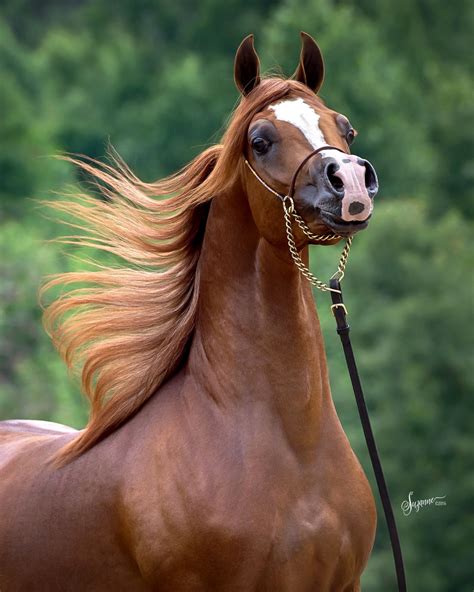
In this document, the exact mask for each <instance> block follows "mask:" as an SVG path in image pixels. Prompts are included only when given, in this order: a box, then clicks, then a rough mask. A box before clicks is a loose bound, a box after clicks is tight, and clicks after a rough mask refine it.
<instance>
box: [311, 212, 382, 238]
mask: <svg viewBox="0 0 474 592" xmlns="http://www.w3.org/2000/svg"><path fill="white" fill-rule="evenodd" d="M320 217H321V221H322V222H323V223H324V226H325V227H326V228H327V229H328V230H329V231H330V232H333V233H334V234H337V235H338V236H340V237H342V238H348V237H350V236H354V235H355V234H356V233H357V232H360V231H361V230H365V229H366V228H367V226H368V225H369V221H370V218H371V217H372V214H371V215H370V216H369V217H368V218H367V219H366V220H362V221H355V220H354V221H352V222H345V221H344V220H342V219H341V218H339V217H337V216H334V215H333V214H329V213H327V212H321V215H320Z"/></svg>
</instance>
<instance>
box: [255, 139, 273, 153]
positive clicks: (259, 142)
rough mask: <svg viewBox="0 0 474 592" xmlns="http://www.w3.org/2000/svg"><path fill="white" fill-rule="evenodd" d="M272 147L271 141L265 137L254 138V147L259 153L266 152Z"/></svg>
mask: <svg viewBox="0 0 474 592" xmlns="http://www.w3.org/2000/svg"><path fill="white" fill-rule="evenodd" d="M269 147H270V142H269V141H268V140H265V139H264V138H254V139H253V140H252V148H253V149H254V150H255V152H256V153H257V154H265V152H266V151H267V150H268V148H269Z"/></svg>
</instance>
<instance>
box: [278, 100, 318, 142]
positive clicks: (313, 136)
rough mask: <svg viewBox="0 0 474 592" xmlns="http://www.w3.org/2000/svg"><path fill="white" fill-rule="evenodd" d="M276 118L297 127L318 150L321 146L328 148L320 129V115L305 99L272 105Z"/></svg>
mask: <svg viewBox="0 0 474 592" xmlns="http://www.w3.org/2000/svg"><path fill="white" fill-rule="evenodd" d="M270 109H272V111H274V112H275V117H276V118H277V119H279V120H280V121H286V122H287V123H291V124H292V125H294V126H295V127H297V128H298V129H299V130H300V131H301V132H302V133H303V135H304V137H305V138H306V139H307V140H308V142H309V143H310V144H311V146H312V147H313V148H314V149H315V150H316V148H319V147H320V146H326V145H327V142H326V139H325V137H324V135H323V133H322V131H321V129H320V128H319V115H318V114H317V113H316V111H315V110H314V109H313V108H312V107H310V106H309V105H308V104H307V103H305V102H304V101H303V99H301V98H299V99H290V100H287V101H281V103H277V104H276V105H271V107H270Z"/></svg>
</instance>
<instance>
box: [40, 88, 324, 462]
mask: <svg viewBox="0 0 474 592" xmlns="http://www.w3.org/2000/svg"><path fill="white" fill-rule="evenodd" d="M290 92H291V93H292V94H297V95H303V96H307V97H309V96H310V97H312V98H313V100H314V95H313V94H312V93H310V92H309V91H308V90H307V89H306V88H305V87H303V85H301V84H299V83H297V82H293V81H284V80H281V79H278V78H270V79H267V80H264V81H263V82H262V84H260V85H259V86H258V87H257V88H256V89H255V90H254V91H252V92H251V93H250V94H249V95H248V96H247V97H245V98H243V99H242V101H241V103H240V105H239V106H238V107H237V109H236V111H235V113H234V115H233V117H232V120H231V122H230V125H229V127H228V130H227V132H226V134H225V135H224V138H223V141H222V144H221V145H216V146H213V147H211V148H209V149H207V150H205V151H204V152H203V153H202V154H200V155H199V156H198V157H197V158H196V159H195V160H193V161H192V162H191V163H190V164H189V165H187V166H186V167H185V168H184V169H182V170H181V171H180V172H178V173H177V174H175V175H172V176H170V177H167V178H165V179H163V180H160V181H158V182H155V183H144V182H142V181H140V180H139V179H138V178H136V177H135V176H134V175H133V173H132V172H131V171H130V170H129V169H128V168H127V167H126V165H124V164H123V163H121V162H120V161H118V160H117V159H116V160H115V162H114V164H115V167H112V166H109V165H105V164H101V163H98V162H95V161H90V160H87V159H68V160H69V161H70V162H72V163H74V164H75V165H77V166H78V167H80V169H81V170H83V171H84V172H85V173H87V174H89V175H91V176H92V177H93V178H94V179H95V180H96V181H97V182H98V185H99V187H100V190H101V192H102V193H103V196H104V199H97V198H95V197H92V196H89V195H86V194H80V195H78V196H76V199H74V200H72V201H59V202H58V201H53V202H49V203H48V205H51V206H52V207H53V208H55V209H56V210H59V211H62V212H65V213H67V214H68V215H72V216H73V217H74V218H75V219H76V220H77V224H76V225H75V227H76V228H79V229H81V230H82V231H83V233H82V234H81V235H80V236H77V235H75V236H73V237H66V238H65V239H64V240H65V242H73V243H75V244H76V245H79V246H89V247H91V246H92V247H95V248H98V249H101V250H103V251H106V252H109V253H112V254H113V255H116V256H118V257H119V258H120V259H121V260H122V261H123V262H124V266H120V267H113V266H103V265H98V266H95V268H94V269H93V270H91V271H80V272H69V273H65V274H61V275H58V276H55V277H53V278H52V279H50V280H49V281H48V283H47V284H46V285H45V286H44V288H43V290H42V292H43V293H44V292H45V291H47V290H49V289H50V288H53V287H56V286H63V287H64V290H63V294H62V295H61V296H60V297H59V298H57V299H56V300H55V301H54V302H53V303H52V304H50V305H49V306H48V307H47V308H46V311H45V315H44V322H45V327H46V329H47V331H48V333H49V334H50V335H51V337H52V339H53V342H54V344H55V346H56V347H57V349H58V350H59V352H60V354H61V356H62V357H63V358H64V360H65V362H66V364H67V365H68V367H69V368H73V369H74V370H75V371H77V372H78V373H79V374H80V376H81V383H82V389H83V391H84V393H85V395H86V396H87V397H88V399H89V400H90V418H89V422H88V424H87V426H86V428H85V429H84V430H83V431H81V432H79V433H78V435H77V436H76V438H75V439H74V440H73V441H72V442H71V443H69V444H68V445H67V446H66V447H65V448H63V449H62V450H61V451H60V454H59V456H58V458H57V459H56V460H57V461H58V462H59V463H65V462H68V461H70V460H72V459H73V458H75V457H77V456H79V455H80V454H82V453H83V452H85V451H86V450H88V449H89V448H91V447H92V446H94V444H96V443H97V442H98V441H100V440H101V439H102V438H103V437H104V436H106V435H107V434H109V433H110V432H111V431H113V430H114V429H116V428H117V427H119V426H120V425H121V424H123V423H124V422H125V421H126V420H127V419H128V418H129V417H130V416H131V415H133V414H134V413H135V412H136V411H137V410H138V409H139V408H140V407H141V406H142V405H143V404H144V403H145V401H147V399H149V398H150V397H151V396H152V395H153V394H154V393H155V392H156V391H157V389H158V388H159V387H160V385H161V384H163V382H164V381H165V380H166V379H167V378H169V377H170V376H171V375H172V374H173V372H174V371H175V370H176V368H177V367H178V365H179V364H180V363H181V362H182V361H183V356H184V355H185V353H186V350H187V348H186V346H187V344H188V343H189V340H190V338H191V336H192V333H193V329H194V324H195V318H196V311H197V307H198V301H199V266H198V262H199V256H200V251H201V246H202V240H203V235H204V230H205V221H206V218H207V211H208V206H209V202H210V200H211V199H213V198H217V197H218V196H219V194H220V193H221V192H224V191H226V189H227V188H228V187H229V186H230V185H231V184H233V183H234V182H235V180H236V177H237V175H239V174H240V171H241V169H240V167H241V155H242V153H243V151H244V150H245V146H246V133H247V128H248V126H249V123H250V121H251V119H252V117H253V116H254V114H255V113H257V112H258V111H260V110H261V109H262V108H263V107H264V106H265V105H266V104H269V103H270V102H272V101H274V100H277V99H279V98H282V97H285V96H287V95H288V94H289V93H290ZM75 284H80V286H81V287H74V285H75ZM84 285H85V286H86V287H84Z"/></svg>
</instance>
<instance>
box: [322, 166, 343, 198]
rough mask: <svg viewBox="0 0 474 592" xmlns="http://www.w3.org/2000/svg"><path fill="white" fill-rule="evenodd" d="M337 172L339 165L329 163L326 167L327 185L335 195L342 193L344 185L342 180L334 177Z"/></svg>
mask: <svg viewBox="0 0 474 592" xmlns="http://www.w3.org/2000/svg"><path fill="white" fill-rule="evenodd" d="M338 170H339V165H338V164H336V163H335V162H331V163H329V164H328V165H327V166H326V170H325V171H324V172H325V173H326V179H327V180H328V181H329V185H330V186H331V188H332V189H334V191H335V192H336V193H342V192H343V191H344V183H343V182H342V179H341V178H340V177H338V176H337V175H336V172H337V171H338Z"/></svg>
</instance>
